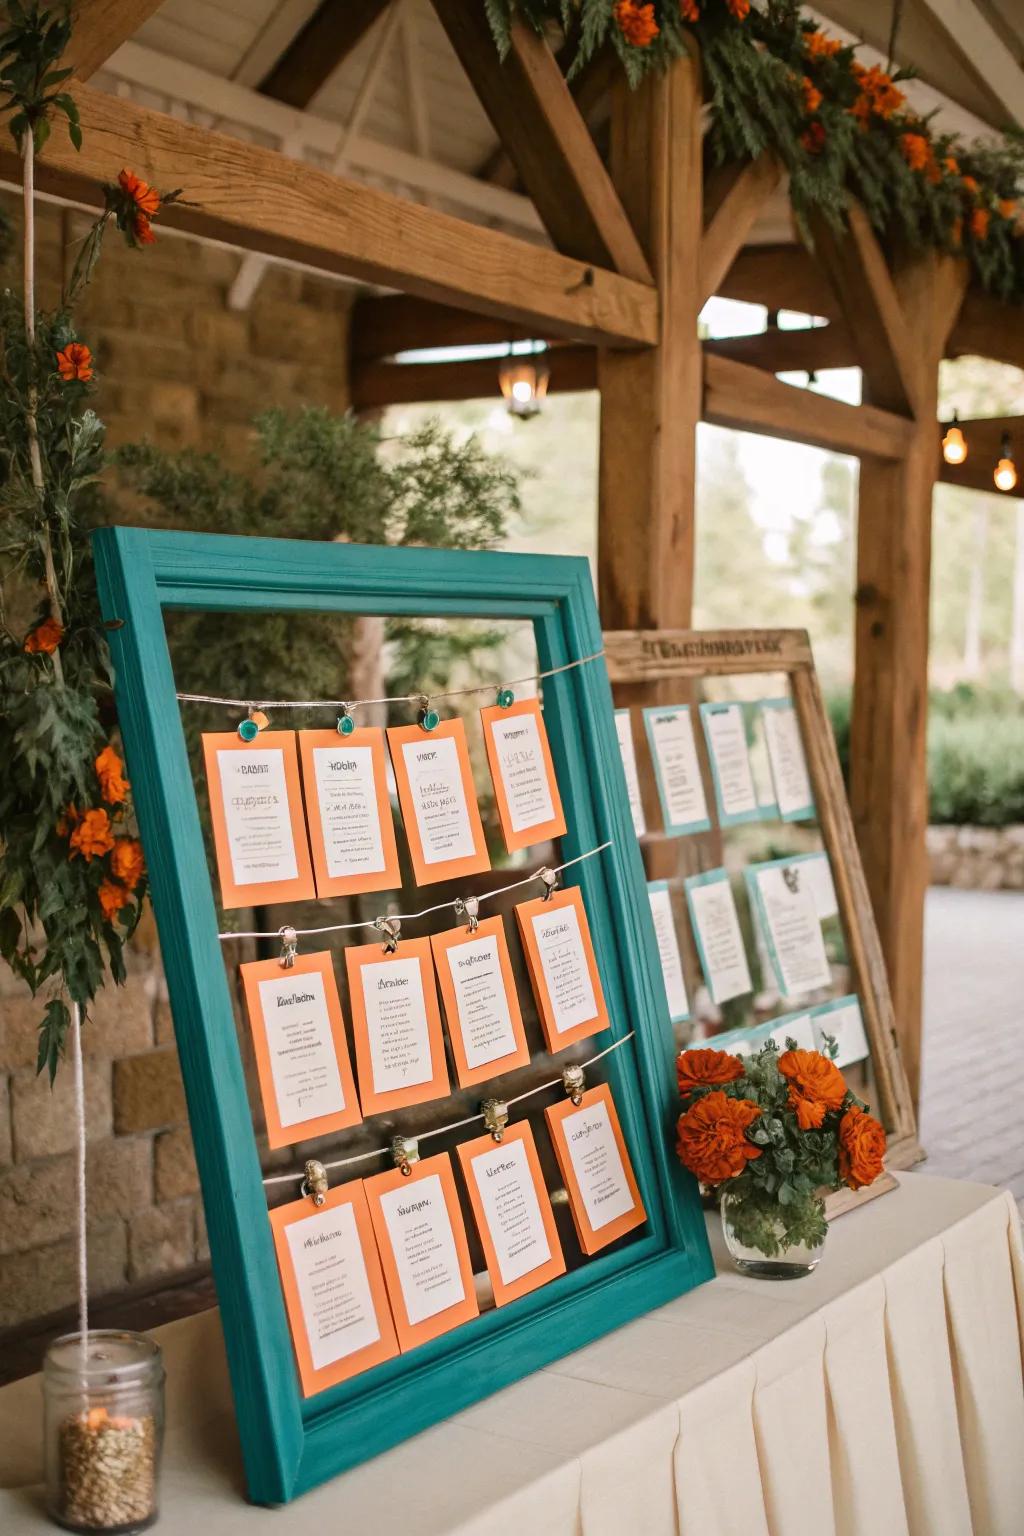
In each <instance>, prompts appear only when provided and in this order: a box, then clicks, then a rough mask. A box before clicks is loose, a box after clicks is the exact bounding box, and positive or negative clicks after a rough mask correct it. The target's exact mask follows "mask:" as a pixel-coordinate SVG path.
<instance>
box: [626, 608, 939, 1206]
mask: <svg viewBox="0 0 1024 1536" xmlns="http://www.w3.org/2000/svg"><path fill="white" fill-rule="evenodd" d="M604 644H605V653H606V659H607V663H608V675H609V677H610V679H611V681H612V685H613V687H615V686H616V685H620V686H621V685H629V686H630V688H631V689H634V690H635V688H636V687H637V685H640V686H647V685H651V688H652V694H653V689H654V687H655V686H656V685H664V684H665V683H675V682H678V683H686V684H690V685H692V684H695V683H697V682H700V681H702V680H703V679H705V678H712V677H738V676H753V675H756V674H758V673H764V672H768V673H779V674H782V675H784V676H785V677H786V678H787V679H788V680H789V685H790V688H791V690H792V695H793V704H794V707H795V709H796V714H797V719H798V721H799V724H800V734H801V737H802V740H803V745H804V754H805V756H806V758H807V769H808V773H809V775H810V779H811V787H812V790H813V792H814V802H815V808H816V811H817V820H818V825H819V826H820V828H821V835H822V841H823V843H824V845H825V852H826V853H827V854H828V856H829V863H830V865H831V868H832V878H833V882H834V884H835V888H836V897H837V900H838V903H839V914H840V918H841V920H842V924H843V929H844V932H845V935H846V943H847V946H848V950H849V956H850V963H851V965H852V968H853V973H854V981H855V986H856V990H857V994H858V997H859V999H860V1004H861V1015H862V1017H863V1019H864V1028H865V1032H866V1034H867V1037H868V1045H869V1047H870V1052H871V1065H872V1068H873V1070H874V1075H875V1085H876V1089H877V1096H878V1103H877V1105H875V1106H874V1107H875V1110H876V1113H878V1115H879V1118H880V1119H881V1121H882V1123H883V1125H884V1126H885V1131H886V1136H887V1137H888V1141H889V1148H888V1153H887V1156H886V1163H887V1165H888V1167H889V1168H911V1167H913V1165H914V1164H915V1163H917V1162H920V1160H921V1158H922V1157H923V1156H924V1153H923V1151H922V1149H921V1146H920V1143H919V1141H918V1138H917V1125H916V1121H915V1117H914V1104H913V1100H912V1098H911V1094H910V1089H909V1086H908V1084H907V1078H906V1074H905V1072H904V1070H903V1062H902V1060H901V1058H900V1052H899V1044H898V1041H897V1036H896V1021H895V1016H894V1013H893V1006H892V997H891V995H890V992H889V979H888V976H887V974H886V969H885V961H884V958H883V956H882V946H881V943H880V940H879V937H878V929H877V926H876V924H875V918H874V913H873V911H872V909H871V900H870V897H869V895H868V888H867V883H866V881H865V879H864V870H863V867H862V865H861V859H860V850H859V849H858V847H857V841H856V838H855V837H854V832H853V822H852V820H851V818H850V809H849V805H848V803H847V799H846V789H845V786H844V784H843V776H842V770H841V769H840V766H839V757H838V754H837V753H836V746H835V740H834V738H833V735H832V727H831V725H830V723H829V719H828V715H827V713H826V711H825V704H824V700H823V699H822V695H821V688H820V686H819V683H818V674H817V672H816V670H815V667H814V657H813V655H812V652H811V642H810V638H809V637H808V634H807V632H806V630H802V629H720V630H689V629H667V630H649V631H644V630H617V631H611V632H607V633H606V634H605V637H604ZM660 692H661V694H662V696H663V697H662V702H667V700H665V699H664V687H663V686H661V688H660ZM652 702H653V697H652ZM893 1183H894V1181H893V1180H892V1179H889V1180H888V1181H887V1182H885V1183H884V1184H883V1181H882V1180H878V1181H877V1182H876V1183H875V1184H874V1185H872V1186H871V1187H870V1189H869V1190H863V1191H861V1192H860V1193H859V1195H854V1194H852V1193H850V1194H846V1193H842V1192H841V1193H840V1194H838V1195H833V1196H832V1197H831V1198H830V1199H829V1202H828V1211H829V1216H830V1217H831V1216H834V1215H838V1214H840V1213H841V1212H842V1211H843V1210H846V1209H849V1207H850V1206H851V1205H854V1204H859V1203H860V1201H861V1200H862V1199H864V1198H871V1197H872V1196H873V1195H875V1194H882V1193H884V1191H885V1189H890V1188H892V1187H893Z"/></svg>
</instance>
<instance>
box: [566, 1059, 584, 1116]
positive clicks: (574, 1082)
mask: <svg viewBox="0 0 1024 1536" xmlns="http://www.w3.org/2000/svg"><path fill="white" fill-rule="evenodd" d="M562 1083H563V1086H564V1088H565V1091H566V1093H567V1094H568V1095H569V1097H570V1099H572V1101H573V1103H574V1104H576V1105H577V1106H578V1105H580V1104H582V1103H583V1090H584V1088H585V1087H586V1086H587V1075H586V1073H585V1072H584V1070H583V1068H582V1067H581V1066H579V1065H578V1064H577V1063H576V1062H573V1064H572V1066H569V1067H563V1068H562Z"/></svg>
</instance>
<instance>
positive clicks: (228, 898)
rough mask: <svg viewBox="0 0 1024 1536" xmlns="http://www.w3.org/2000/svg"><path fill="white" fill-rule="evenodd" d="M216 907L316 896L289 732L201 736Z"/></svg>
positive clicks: (293, 747)
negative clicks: (251, 737) (252, 737)
mask: <svg viewBox="0 0 1024 1536" xmlns="http://www.w3.org/2000/svg"><path fill="white" fill-rule="evenodd" d="M203 756H204V757H205V759H206V778H207V782H208V784H209V788H210V819H211V821H212V823H213V842H214V847H215V849H216V853H217V871H218V873H219V875H220V890H221V898H220V899H221V905H222V906H223V907H224V908H225V910H227V909H229V908H231V907H259V906H270V905H271V904H272V903H274V902H278V901H308V900H310V899H311V898H312V897H313V896H315V895H316V888H315V886H314V884H313V869H312V866H311V864H310V862H309V846H308V844H307V842H306V819H305V816H304V815H303V810H302V789H301V787H300V785H299V758H298V753H297V751H296V748H295V732H294V731H261V732H260V734H259V735H258V736H257V737H256V739H255V740H254V741H251V742H249V741H242V739H241V738H240V737H239V736H238V735H237V733H236V732H234V731H221V732H214V733H207V734H206V735H204V736H203Z"/></svg>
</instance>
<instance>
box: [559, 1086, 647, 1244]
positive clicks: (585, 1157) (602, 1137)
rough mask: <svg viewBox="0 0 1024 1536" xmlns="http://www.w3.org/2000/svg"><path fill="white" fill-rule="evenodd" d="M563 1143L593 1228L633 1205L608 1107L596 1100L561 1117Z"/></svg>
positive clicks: (598, 1228)
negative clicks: (567, 1151)
mask: <svg viewBox="0 0 1024 1536" xmlns="http://www.w3.org/2000/svg"><path fill="white" fill-rule="evenodd" d="M562 1132H563V1134H564V1136H565V1144H566V1146H567V1147H568V1149H569V1156H570V1157H571V1159H572V1166H573V1172H574V1173H575V1175H576V1182H577V1183H578V1184H579V1187H580V1195H581V1197H582V1199H583V1205H584V1208H585V1210H586V1213H587V1220H588V1221H589V1222H590V1225H591V1226H592V1227H593V1229H594V1231H595V1232H599V1231H600V1230H601V1228H602V1227H606V1226H607V1225H608V1223H609V1222H612V1221H615V1220H616V1219H617V1218H618V1217H619V1216H625V1215H626V1213H627V1212H628V1211H631V1210H632V1209H633V1196H632V1194H631V1193H630V1189H629V1185H628V1183H627V1182H626V1170H625V1168H624V1167H623V1166H622V1158H621V1156H620V1155H619V1149H618V1146H617V1144H616V1141H615V1132H614V1131H613V1130H612V1123H611V1120H610V1119H609V1118H608V1107H607V1105H605V1104H603V1103H602V1102H601V1101H600V1100H596V1101H595V1102H594V1103H593V1104H589V1105H586V1106H584V1107H583V1108H582V1109H579V1110H577V1111H576V1113H575V1114H571V1115H566V1117H565V1119H564V1120H563V1121H562Z"/></svg>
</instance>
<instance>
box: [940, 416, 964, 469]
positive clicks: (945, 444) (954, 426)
mask: <svg viewBox="0 0 1024 1536" xmlns="http://www.w3.org/2000/svg"><path fill="white" fill-rule="evenodd" d="M942 457H943V458H944V459H945V461H946V463H947V464H962V463H963V462H964V460H965V459H966V457H967V439H966V437H964V434H963V431H962V430H961V427H960V421H959V417H958V416H957V414H956V411H954V412H953V420H952V421H951V422H950V424H949V427H948V429H947V431H946V435H945V437H944V438H943V439H942Z"/></svg>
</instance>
